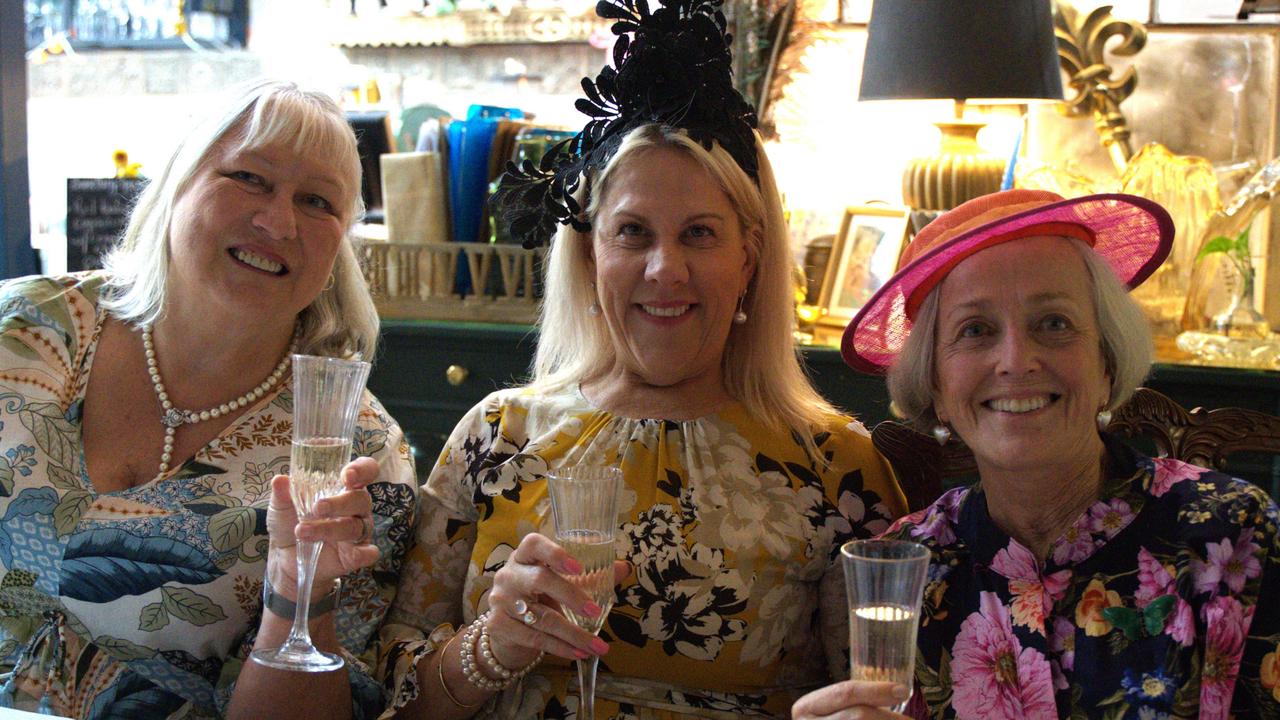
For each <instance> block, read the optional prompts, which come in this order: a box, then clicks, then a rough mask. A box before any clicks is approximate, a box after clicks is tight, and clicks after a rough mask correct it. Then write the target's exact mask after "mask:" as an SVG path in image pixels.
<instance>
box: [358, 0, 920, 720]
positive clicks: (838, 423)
mask: <svg viewBox="0 0 1280 720" xmlns="http://www.w3.org/2000/svg"><path fill="white" fill-rule="evenodd" d="M720 4H721V3H720V1H719V0H701V1H698V0H692V1H691V0H669V1H666V0H664V2H663V3H662V4H661V6H658V7H656V8H650V7H649V6H647V5H646V4H645V3H644V1H643V0H638V1H635V2H633V1H631V0H624V2H621V3H612V2H602V3H600V5H599V6H598V7H597V12H598V13H599V14H600V15H601V16H602V17H606V18H610V19H613V20H615V21H616V22H615V24H614V26H613V30H614V32H615V33H616V34H617V35H619V38H618V41H617V45H616V48H615V52H614V67H613V68H608V67H606V68H605V69H604V70H603V71H602V72H601V73H600V74H599V76H598V77H597V78H596V79H595V81H594V82H592V81H584V83H583V87H584V90H585V91H586V95H587V97H586V98H584V99H581V100H579V101H578V104H577V106H578V108H579V109H580V110H582V111H583V112H584V113H585V114H587V115H588V116H590V118H591V120H590V122H589V123H588V124H587V125H586V127H585V128H584V129H583V131H582V132H581V133H579V134H578V135H577V136H576V137H574V138H572V139H570V140H568V141H566V142H565V143H562V144H561V145H559V146H557V147H556V148H554V149H553V151H552V152H550V153H548V155H547V156H546V157H544V158H543V161H542V162H541V164H540V165H539V166H537V167H534V166H532V165H529V164H526V165H524V166H523V167H520V168H515V167H512V168H509V170H508V173H507V175H506V176H505V177H504V179H503V181H502V183H501V185H500V189H499V191H498V193H497V194H496V195H495V197H494V205H495V208H496V209H497V211H498V212H499V213H500V214H501V216H502V217H503V218H504V219H505V220H506V221H507V222H508V223H509V224H510V226H511V229H512V232H513V234H514V235H515V236H517V237H520V238H521V239H522V240H523V241H524V242H525V244H526V245H536V244H540V243H543V242H547V241H550V242H551V250H550V254H549V259H548V262H547V269H546V283H545V288H546V289H545V298H544V302H543V307H542V315H541V320H540V326H539V343H538V350H537V356H536V359H535V364H534V368H533V379H532V381H531V382H530V383H529V384H528V385H526V386H523V387H518V388H511V389H506V390H500V391H498V392H495V393H493V394H492V395H490V396H489V397H487V398H486V399H485V400H484V401H482V402H481V403H480V404H478V405H477V406H476V407H475V408H473V409H472V410H471V411H470V412H469V413H468V414H467V415H466V416H465V417H464V418H463V419H462V421H461V422H460V423H459V424H458V426H457V428H456V429H455V430H454V432H453V435H452V437H451V438H450V440H449V442H448V444H447V445H446V447H445V449H444V451H443V452H442V454H441V455H440V459H439V461H438V462H437V464H436V466H435V468H434V469H433V470H432V472H431V475H430V478H429V480H428V481H427V483H426V485H425V487H424V493H423V502H422V508H421V514H420V524H419V528H418V531H417V538H416V547H415V548H414V549H413V550H411V551H410V553H409V557H408V559H407V561H406V564H405V567H404V571H403V573H402V575H401V582H400V588H399V591H398V594H397V596H396V605H395V607H394V608H393V610H392V612H391V616H390V618H389V620H388V623H387V624H386V625H384V628H383V631H382V640H383V646H382V653H381V657H380V662H381V666H382V667H381V669H382V671H383V673H384V674H383V678H384V681H385V683H386V687H387V689H388V690H389V692H390V703H389V705H388V710H387V716H392V715H394V716H396V717H431V718H451V717H485V718H504V719H506V718H574V717H582V715H580V714H579V691H578V687H577V685H578V683H577V676H576V674H575V672H574V667H573V661H574V660H578V659H587V658H590V657H592V656H596V657H598V658H599V667H600V676H599V679H598V682H597V686H596V698H597V699H596V717H599V718H684V717H723V718H729V717H733V718H739V717H779V716H785V715H786V714H787V712H788V709H789V708H790V704H791V702H792V701H793V700H794V699H795V698H796V697H798V696H799V695H801V694H803V693H804V692H805V691H806V690H807V689H810V688H813V687H816V686H819V685H822V684H825V683H827V682H829V681H830V679H831V678H833V677H839V676H842V675H845V674H846V673H847V661H846V660H845V658H844V655H843V652H844V648H845V645H846V642H845V638H846V630H845V627H846V620H845V609H844V608H845V602H844V597H843V586H842V584H841V582H842V581H841V576H840V572H839V569H838V567H837V566H836V562H835V555H836V553H837V549H838V548H839V546H840V544H841V543H843V542H845V541H846V540H849V539H852V538H857V537H870V536H871V535H874V534H877V533H879V532H881V531H883V530H884V529H886V528H887V527H888V524H889V521H890V520H891V519H893V518H894V517H896V516H897V515H898V514H900V512H901V511H902V510H903V508H904V505H905V503H904V501H903V498H902V494H901V492H900V490H899V489H898V487H897V485H896V484H895V483H894V482H893V480H892V477H891V474H890V473H889V471H888V470H887V468H886V466H885V464H884V463H883V461H882V460H881V459H880V458H879V456H878V455H877V454H876V453H875V451H874V449H873V448H872V446H871V443H870V440H869V438H868V436H867V433H866V431H865V430H864V429H863V427H862V426H861V425H860V424H858V423H857V422H856V421H854V420H852V419H851V418H849V417H847V416H844V415H841V414H839V413H838V412H837V411H835V410H834V409H833V408H832V407H831V406H830V405H829V404H828V403H826V402H825V401H824V400H823V399H822V398H821V397H820V396H819V395H818V394H817V393H816V392H815V391H814V390H813V388H812V387H811V385H810V384H809V382H808V380H807V378H806V377H805V375H804V372H803V370H802V369H801V367H800V365H799V363H798V360H797V357H796V353H795V351H794V348H793V345H792V338H791V329H792V305H791V287H790V281H789V271H790V252H789V249H788V247H787V236H786V232H785V228H784V225H783V216H782V208H781V203H780V201H779V196H778V191H777V187H776V185H775V183H774V179H773V173H772V170H771V168H770V166H769V162H768V159H767V158H766V157H765V154H764V152H763V149H762V147H761V144H760V139H759V136H758V135H757V134H756V133H755V130H754V128H755V123H756V118H755V114H754V112H753V111H752V110H751V107H750V105H748V104H747V103H746V101H745V100H744V99H743V98H742V96H741V95H739V94H738V92H737V91H736V90H735V89H734V88H733V85H732V83H731V76H730V54H729V41H730V39H731V38H730V36H729V35H728V34H727V33H726V31H725V19H724V16H723V15H722V13H721V12H720V10H719V6H720ZM615 68H616V69H615ZM553 234H554V239H553V238H552V235H553ZM575 465H589V466H612V467H617V468H620V469H621V471H622V476H623V477H622V482H623V487H622V490H621V493H620V499H619V502H618V520H617V522H618V534H617V542H616V544H615V546H614V550H615V552H616V556H617V558H618V560H619V561H618V562H617V563H616V564H615V570H616V572H615V575H616V578H617V581H618V585H617V593H616V602H615V604H614V605H613V607H612V608H611V609H609V608H602V607H600V606H599V605H596V604H595V603H592V602H591V601H590V599H589V598H588V596H587V594H586V593H584V592H582V591H581V590H580V589H578V588H577V587H575V586H574V585H571V584H570V583H569V582H568V581H566V580H565V579H564V578H563V577H562V576H561V575H560V573H565V572H573V571H575V566H576V561H574V560H573V559H572V558H571V557H570V555H569V553H568V552H566V550H565V549H564V548H563V547H561V546H560V545H557V544H556V543H555V542H554V541H553V540H552V539H551V538H554V537H555V533H554V524H553V520H552V517H551V509H550V501H549V498H548V487H547V486H548V482H547V479H546V477H547V476H548V475H554V474H556V472H557V471H558V470H560V469H561V468H565V467H569V466H575ZM565 613H570V614H577V615H580V616H586V617H599V616H601V615H603V616H604V617H603V627H602V629H601V631H600V633H599V637H594V636H592V635H591V634H589V633H587V632H585V631H583V630H580V629H579V628H578V627H577V626H576V625H574V624H573V623H572V622H570V621H569V620H568V619H566V617H565ZM584 714H585V713H584Z"/></svg>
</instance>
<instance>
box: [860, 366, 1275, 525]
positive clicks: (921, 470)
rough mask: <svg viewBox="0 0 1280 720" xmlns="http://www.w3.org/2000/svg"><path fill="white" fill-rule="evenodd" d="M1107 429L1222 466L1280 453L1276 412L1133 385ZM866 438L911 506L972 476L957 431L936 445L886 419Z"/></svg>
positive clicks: (1167, 453) (1169, 453)
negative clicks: (1186, 402) (1188, 401)
mask: <svg viewBox="0 0 1280 720" xmlns="http://www.w3.org/2000/svg"><path fill="white" fill-rule="evenodd" d="M1107 429H1108V431H1110V432H1115V433H1119V434H1121V435H1125V436H1127V437H1131V438H1136V437H1145V438H1147V439H1149V440H1150V441H1151V442H1152V443H1153V444H1154V445H1155V447H1156V452H1157V454H1158V455H1159V456H1160V457H1172V458H1177V459H1178V460H1182V461H1184V462H1189V463H1192V464H1194V465H1200V466H1201V467H1207V468H1213V469H1217V470H1223V469H1225V468H1226V463H1227V456H1228V455H1231V454H1232V453H1235V452H1241V451H1247V452H1262V453H1271V454H1280V418H1278V417H1275V416H1274V415H1268V414H1266V413H1262V412H1258V411H1256V410H1246V409H1243V408H1220V409H1218V410H1205V409H1204V408H1196V409H1194V410H1191V411H1190V412H1188V411H1187V410H1186V409H1184V408H1183V407H1182V406H1180V405H1178V403H1176V402H1174V401H1173V400H1170V399H1169V398H1168V397H1166V396H1165V395H1163V394H1161V393H1159V392H1157V391H1155V390H1152V389H1150V388H1138V390H1137V391H1136V392H1135V393H1134V394H1133V397H1131V398H1129V401H1128V402H1126V403H1125V404H1124V405H1122V406H1121V407H1120V408H1119V409H1117V410H1116V412H1115V414H1114V416H1113V417H1112V418H1111V424H1110V425H1109V426H1108V427H1107ZM871 440H872V442H873V443H874V444H875V446H876V449H877V450H879V451H880V454H881V455H884V457H885V458H886V459H887V460H888V461H889V464H890V465H892V466H893V469H894V472H895V473H896V474H897V476H898V482H899V483H901V485H902V490H903V492H905V493H906V495H907V505H908V507H909V509H910V510H912V511H915V510H919V509H921V508H923V507H927V506H928V505H929V504H930V503H932V502H933V501H934V500H936V499H937V498H938V496H939V495H941V494H942V490H943V488H944V486H950V485H954V484H955V483H956V481H957V480H958V479H963V478H971V477H972V478H976V477H977V472H978V466H977V464H976V463H975V462H974V460H973V453H972V452H971V451H970V450H969V448H968V446H966V445H965V444H964V443H963V442H961V441H960V439H959V438H957V437H954V436H953V437H952V439H951V440H950V441H948V442H947V444H945V445H939V444H938V442H937V440H935V439H934V438H933V437H931V436H929V435H924V434H922V433H919V432H916V431H915V430H913V429H911V427H910V426H908V425H905V424H903V423H900V422H896V421H893V420H886V421H884V422H882V423H880V424H879V425H876V427H875V429H874V430H872V431H871Z"/></svg>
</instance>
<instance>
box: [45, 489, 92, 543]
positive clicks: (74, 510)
mask: <svg viewBox="0 0 1280 720" xmlns="http://www.w3.org/2000/svg"><path fill="white" fill-rule="evenodd" d="M91 502H93V495H92V494H90V493H89V492H87V491H85V490H69V491H67V494H66V495H63V496H62V500H61V501H60V502H59V503H58V506H57V507H56V508H54V509H53V527H54V529H56V530H57V532H58V534H59V535H70V534H71V533H73V532H75V529H76V525H79V524H80V516H81V515H83V514H84V510H85V508H87V507H89V504H90V503H91Z"/></svg>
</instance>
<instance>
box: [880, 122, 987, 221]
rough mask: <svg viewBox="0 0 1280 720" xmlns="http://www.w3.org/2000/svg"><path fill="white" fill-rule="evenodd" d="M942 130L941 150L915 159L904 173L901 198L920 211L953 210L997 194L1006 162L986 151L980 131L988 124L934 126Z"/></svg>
mask: <svg viewBox="0 0 1280 720" xmlns="http://www.w3.org/2000/svg"><path fill="white" fill-rule="evenodd" d="M934 125H936V126H937V127H938V129H939V130H941V131H942V151H941V152H940V153H939V154H938V155H935V156H933V157H923V158H916V159H915V160H912V161H911V162H910V163H908V164H907V168H906V170H905V171H904V172H903V174H902V198H903V200H904V201H905V202H906V204H907V205H908V206H910V207H913V208H916V209H918V210H950V209H951V208H953V207H955V206H957V205H959V204H960V203H962V202H964V201H966V200H972V199H973V198H976V197H978V196H980V195H986V194H988V193H993V192H996V191H997V190H999V189H1000V182H1001V180H1002V179H1003V177H1004V168H1005V161H1004V160H1002V159H1001V158H998V157H996V156H994V155H989V154H987V153H985V152H983V150H982V148H981V147H980V146H979V145H978V131H979V130H981V129H982V128H983V127H986V123H980V122H965V121H960V120H956V121H951V122H939V123H934Z"/></svg>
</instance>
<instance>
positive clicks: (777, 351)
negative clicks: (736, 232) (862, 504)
mask: <svg viewBox="0 0 1280 720" xmlns="http://www.w3.org/2000/svg"><path fill="white" fill-rule="evenodd" d="M651 148H673V149H676V150H679V151H680V152H683V153H685V154H686V155H688V156H689V157H690V158H693V159H694V160H696V161H697V162H698V164H699V165H701V166H702V167H703V168H704V169H705V170H706V171H707V173H708V174H709V175H710V176H711V177H712V178H713V179H714V180H715V181H716V183H717V184H718V185H719V187H720V189H721V190H722V191H724V193H725V195H727V196H728V198H729V200H730V202H731V203H732V204H733V206H734V208H735V209H736V210H737V213H738V222H739V227H740V228H741V230H742V235H743V238H744V239H745V240H746V242H748V243H750V245H751V247H752V248H753V249H754V251H755V256H756V270H755V274H754V276H753V277H752V278H751V280H750V281H749V282H748V285H747V292H746V297H745V298H744V300H743V310H744V311H745V312H746V313H747V316H748V320H747V322H746V323H744V324H742V325H736V324H735V325H733V326H732V327H731V329H730V331H729V338H728V340H727V341H726V343H725V348H724V354H723V356H722V358H721V370H722V373H723V378H724V384H725V389H726V391H727V392H728V393H729V395H730V396H731V397H733V398H734V399H736V400H738V401H740V402H742V403H743V405H744V406H746V409H747V410H748V412H750V414H751V415H752V416H754V417H756V418H758V419H760V420H761V421H762V422H763V423H764V424H765V425H766V426H768V427H771V428H774V429H776V430H778V431H801V432H800V434H801V435H802V436H803V438H805V440H806V442H805V444H806V447H808V448H809V449H810V450H811V451H812V449H813V448H812V440H811V438H810V433H808V432H803V431H804V430H807V429H808V428H812V427H817V426H819V425H820V423H821V422H822V421H823V419H824V418H826V417H829V416H830V415H831V414H832V413H834V412H835V410H834V408H832V406H831V405H830V403H828V402H827V401H826V400H824V399H823V398H822V396H821V395H819V394H818V393H817V391H816V390H814V389H813V386H812V385H811V384H810V383H809V379H808V377H806V376H805V374H804V371H803V370H802V369H801V367H800V362H799V356H798V354H797V350H796V347H795V341H794V339H793V337H792V330H793V328H794V322H795V316H794V306H793V303H794V300H793V297H794V296H793V290H792V284H791V264H792V261H791V257H790V252H789V248H788V242H789V241H788V236H787V232H786V225H785V221H784V219H783V215H782V203H781V199H780V198H779V195H778V188H777V183H776V181H775V180H774V176H773V169H772V167H771V166H770V164H769V161H768V158H767V157H766V156H765V153H764V150H763V147H762V145H761V143H760V138H759V136H758V135H757V137H756V156H757V158H758V160H759V165H760V168H759V173H758V178H759V179H758V184H757V182H753V181H752V180H751V178H750V177H749V176H748V175H747V174H746V173H745V172H743V170H742V168H740V167H739V166H738V164H737V163H736V162H734V160H733V158H732V157H731V156H730V155H729V154H728V153H727V152H725V150H724V149H723V148H721V147H720V146H719V145H713V146H712V148H711V149H710V150H707V149H706V148H704V147H702V145H701V144H699V143H698V142H697V141H696V140H693V139H692V138H690V137H689V136H688V135H687V134H686V133H685V132H684V131H682V130H679V129H674V128H670V127H666V126H659V125H653V124H651V125H644V126H641V127H638V128H636V129H635V130H633V131H631V132H630V133H628V134H627V136H626V137H625V138H624V139H623V141H622V143H621V144H620V145H619V147H618V150H617V152H616V153H615V154H614V156H613V158H611V159H610V161H609V162H608V164H607V165H606V166H605V167H604V168H603V169H601V170H600V171H599V172H597V173H596V174H595V175H594V176H593V177H591V179H590V197H591V201H590V203H589V204H588V207H587V210H586V213H587V217H588V218H589V219H591V220H594V219H595V217H596V214H597V212H598V210H599V201H600V198H603V197H605V195H606V193H607V191H608V187H609V181H610V178H612V177H613V175H614V174H615V173H616V172H617V168H619V167H621V166H622V165H623V164H624V163H626V162H629V161H630V160H632V159H633V158H635V157H637V156H639V155H640V154H641V153H643V152H645V151H646V150H649V149H651ZM591 243H592V235H591V234H590V233H580V232H578V231H576V230H574V229H573V228H572V227H571V226H563V227H562V228H561V229H560V230H559V231H558V232H557V234H556V237H555V240H554V241H553V242H552V244H551V252H550V254H549V256H548V260H547V267H546V283H545V287H546V291H545V296H544V297H543V301H542V310H541V319H540V323H539V324H540V327H541V332H540V335H539V339H538V349H537V354H536V356H535V358H534V365H533V385H534V386H535V387H538V388H541V389H543V390H551V389H555V388H561V387H565V386H568V385H576V384H578V383H581V382H583V381H584V380H588V379H591V378H593V377H596V376H598V375H599V374H600V373H603V372H605V371H606V370H608V369H609V368H610V367H611V366H612V365H613V363H614V361H615V359H616V353H615V350H614V347H613V344H612V342H611V340H610V337H609V331H608V328H607V327H606V325H605V322H604V319H603V318H602V317H601V316H598V315H590V314H589V313H588V312H587V308H588V307H589V306H590V305H591V304H592V303H593V302H595V293H594V291H593V289H592V282H593V280H594V277H593V275H592V272H591V268H590V266H589V263H588V256H589V253H590V249H591Z"/></svg>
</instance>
